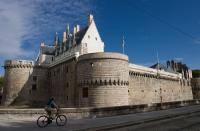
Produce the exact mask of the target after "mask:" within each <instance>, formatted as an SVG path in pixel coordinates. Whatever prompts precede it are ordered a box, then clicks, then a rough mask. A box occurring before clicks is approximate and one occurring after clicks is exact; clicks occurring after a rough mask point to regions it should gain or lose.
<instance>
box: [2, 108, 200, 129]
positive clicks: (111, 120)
mask: <svg viewBox="0 0 200 131" xmlns="http://www.w3.org/2000/svg"><path fill="white" fill-rule="evenodd" d="M199 112H200V105H193V106H187V107H181V108H174V109H168V110H159V111H152V112H144V113H136V114H129V115H120V116H113V117H104V118H95V117H94V118H91V119H78V120H72V119H69V120H68V123H67V125H66V126H65V127H57V126H56V124H55V122H54V123H53V124H51V125H49V126H48V127H46V128H38V127H37V125H36V119H37V118H31V117H30V118H23V117H16V116H15V117H12V116H6V115H0V131H16V130H20V131H36V130H43V131H46V130H48V131H54V130H58V129H60V130H65V131H68V130H87V131H88V130H106V129H113V128H118V127H121V126H126V125H139V124H142V123H148V122H153V121H157V120H163V119H166V118H173V117H177V116H181V115H186V114H190V113H199Z"/></svg>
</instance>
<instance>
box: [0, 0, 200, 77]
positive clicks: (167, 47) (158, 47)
mask: <svg viewBox="0 0 200 131" xmlns="http://www.w3.org/2000/svg"><path fill="white" fill-rule="evenodd" d="M199 5H200V1H199V0H1V1H0V65H1V67H0V75H3V74H4V69H3V67H2V66H3V65H4V61H5V60H7V59H25V60H35V59H36V57H37V55H38V52H39V45H40V43H41V42H45V43H46V44H48V45H52V43H53V41H54V36H55V32H58V34H59V35H60V36H62V34H63V32H64V31H65V30H66V26H67V24H68V23H69V24H70V29H71V30H72V28H73V26H74V25H75V24H80V26H81V28H83V27H84V26H86V25H87V15H88V14H90V13H91V14H93V15H94V19H95V22H96V25H97V28H98V31H99V33H100V36H101V38H102V40H103V41H104V43H105V51H106V52H119V53H122V38H123V36H124V39H125V54H127V55H128V56H129V61H130V62H131V63H134V64H140V65H144V66H151V65H153V64H155V63H156V62H157V54H158V58H159V61H160V62H165V61H167V60H172V59H174V60H177V61H182V62H183V63H185V64H187V65H188V66H189V67H190V68H191V69H200V13H199V12H200V8H199Z"/></svg>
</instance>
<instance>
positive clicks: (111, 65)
mask: <svg viewBox="0 0 200 131" xmlns="http://www.w3.org/2000/svg"><path fill="white" fill-rule="evenodd" d="M77 83H78V87H77V88H78V91H79V93H78V94H79V106H89V107H103V106H121V105H128V57H127V56H126V55H122V54H118V53H93V54H86V55H83V56H80V57H79V59H78V63H77Z"/></svg>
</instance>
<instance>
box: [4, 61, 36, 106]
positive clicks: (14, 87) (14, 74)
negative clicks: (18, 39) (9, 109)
mask: <svg viewBox="0 0 200 131" xmlns="http://www.w3.org/2000/svg"><path fill="white" fill-rule="evenodd" d="M4 68H5V76H4V80H5V83H4V89H3V98H2V105H4V106H8V105H11V104H15V103H18V102H20V103H26V101H27V100H28V96H29V94H28V79H29V76H30V74H31V73H32V70H33V61H25V60H6V61H5V63H4Z"/></svg>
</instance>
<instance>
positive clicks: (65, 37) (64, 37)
mask: <svg viewBox="0 0 200 131" xmlns="http://www.w3.org/2000/svg"><path fill="white" fill-rule="evenodd" d="M66 41H67V33H66V32H64V33H63V42H66Z"/></svg>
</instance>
